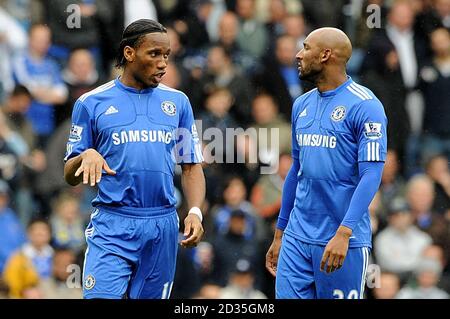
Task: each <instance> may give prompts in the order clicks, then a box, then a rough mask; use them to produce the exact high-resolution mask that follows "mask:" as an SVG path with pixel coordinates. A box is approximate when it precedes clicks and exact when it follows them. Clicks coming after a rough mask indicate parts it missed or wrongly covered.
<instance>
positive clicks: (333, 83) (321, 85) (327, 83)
mask: <svg viewBox="0 0 450 319" xmlns="http://www.w3.org/2000/svg"><path fill="white" fill-rule="evenodd" d="M347 80H348V79H347V74H346V73H345V72H336V73H333V74H332V75H328V76H324V77H322V78H320V79H318V81H317V82H316V86H317V89H318V90H319V92H321V93H323V92H327V91H332V90H334V89H336V88H337V87H339V86H341V85H342V84H344V83H345V82H346V81H347Z"/></svg>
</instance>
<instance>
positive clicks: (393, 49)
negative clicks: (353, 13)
mask: <svg viewBox="0 0 450 319" xmlns="http://www.w3.org/2000/svg"><path fill="white" fill-rule="evenodd" d="M413 23H414V11H413V8H412V7H411V5H410V3H409V2H408V1H407V0H403V1H402V0H400V1H395V2H394V3H393V5H392V7H391V8H390V11H389V14H388V24H387V26H386V28H382V29H374V31H373V35H372V37H371V40H370V41H369V43H368V47H367V51H366V52H367V53H366V56H365V58H364V62H363V65H362V66H361V73H362V75H361V80H362V82H363V83H364V84H365V85H367V86H368V87H370V89H371V90H372V91H373V92H374V93H375V94H376V95H377V97H378V98H379V99H380V100H381V102H382V103H383V105H384V107H385V110H386V115H387V118H388V121H389V125H390V127H395V128H396V129H395V130H389V131H388V144H389V145H390V148H393V149H395V150H396V151H397V153H398V155H399V158H400V161H401V163H402V164H403V165H405V164H406V163H405V157H406V155H407V154H406V142H407V139H408V136H409V131H410V126H412V128H413V131H414V130H415V131H414V132H415V133H419V130H420V124H421V123H420V119H421V111H422V110H420V105H419V104H420V98H419V97H418V96H417V92H415V91H413V90H414V89H415V87H416V85H417V79H418V68H419V62H418V61H422V60H423V59H424V58H425V57H426V55H427V52H426V45H425V44H426V40H425V39H423V38H421V37H420V36H419V35H417V34H414V32H413V29H412V27H413ZM411 121H412V122H413V123H411ZM411 152H412V155H409V157H408V160H409V161H411V162H414V158H413V157H414V155H413V154H414V153H415V150H414V149H413V150H411ZM411 157H412V158H411ZM408 165H413V164H409V162H408ZM402 169H404V170H406V169H407V167H405V166H403V167H402Z"/></svg>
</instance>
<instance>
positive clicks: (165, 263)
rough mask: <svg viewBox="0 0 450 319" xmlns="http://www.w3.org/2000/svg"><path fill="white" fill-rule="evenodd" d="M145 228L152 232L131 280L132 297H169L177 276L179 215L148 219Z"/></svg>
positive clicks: (130, 295) (130, 291)
mask: <svg viewBox="0 0 450 319" xmlns="http://www.w3.org/2000/svg"><path fill="white" fill-rule="evenodd" d="M146 224H147V225H146V228H147V230H148V234H149V235H150V238H149V240H148V241H147V243H146V244H145V246H144V249H143V250H142V252H141V255H140V257H139V266H138V267H137V269H136V273H135V275H134V277H133V278H132V280H131V285H130V290H129V297H130V298H132V299H168V298H169V297H170V293H171V291H172V286H173V279H174V277H175V266H176V259H177V249H178V217H177V214H176V212H174V213H173V214H170V215H168V216H164V217H161V218H156V219H149V220H148V221H147V222H146Z"/></svg>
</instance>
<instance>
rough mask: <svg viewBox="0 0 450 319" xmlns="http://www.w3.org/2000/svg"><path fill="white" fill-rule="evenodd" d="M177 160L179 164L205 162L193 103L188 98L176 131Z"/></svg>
mask: <svg viewBox="0 0 450 319" xmlns="http://www.w3.org/2000/svg"><path fill="white" fill-rule="evenodd" d="M175 135H176V145H175V160H176V162H177V164H188V163H201V162H203V155H202V148H201V143H200V139H199V137H198V132H197V127H196V125H195V121H194V113H193V111H192V106H191V103H190V102H189V99H188V98H186V100H185V104H184V105H183V108H182V113H181V115H180V122H179V126H178V129H177V132H176V134H175Z"/></svg>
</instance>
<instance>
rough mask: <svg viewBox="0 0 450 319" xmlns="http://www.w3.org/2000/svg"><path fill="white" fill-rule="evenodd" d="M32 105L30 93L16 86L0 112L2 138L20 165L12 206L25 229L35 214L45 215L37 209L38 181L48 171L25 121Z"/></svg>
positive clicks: (42, 155) (39, 208) (42, 154)
mask: <svg viewBox="0 0 450 319" xmlns="http://www.w3.org/2000/svg"><path fill="white" fill-rule="evenodd" d="M30 103H31V95H30V92H29V91H28V89H27V88H26V87H24V86H22V85H17V86H16V87H15V88H14V90H13V91H12V92H11V95H10V96H9V97H8V98H7V100H6V101H5V104H4V106H3V108H2V109H1V110H0V137H2V138H4V140H5V142H6V143H7V144H8V145H9V147H10V149H11V150H12V151H13V152H14V153H15V154H16V156H17V157H18V162H19V163H20V167H18V169H20V174H19V175H18V176H17V178H16V183H15V185H14V186H15V187H14V191H15V193H14V197H13V202H14V203H15V208H16V210H17V212H18V214H19V216H20V218H21V220H22V223H23V224H24V225H26V224H28V222H29V220H30V218H31V216H32V214H33V213H36V212H42V209H41V208H42V207H36V205H35V198H34V193H35V191H36V188H35V187H36V185H35V180H36V178H37V176H38V174H40V173H42V172H43V170H44V169H45V168H46V167H47V160H46V155H45V153H44V152H43V151H42V150H40V149H39V148H38V145H37V138H36V136H35V135H34V132H33V128H32V125H31V123H30V121H29V120H28V119H27V118H26V113H27V111H28V109H29V107H30Z"/></svg>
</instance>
